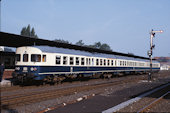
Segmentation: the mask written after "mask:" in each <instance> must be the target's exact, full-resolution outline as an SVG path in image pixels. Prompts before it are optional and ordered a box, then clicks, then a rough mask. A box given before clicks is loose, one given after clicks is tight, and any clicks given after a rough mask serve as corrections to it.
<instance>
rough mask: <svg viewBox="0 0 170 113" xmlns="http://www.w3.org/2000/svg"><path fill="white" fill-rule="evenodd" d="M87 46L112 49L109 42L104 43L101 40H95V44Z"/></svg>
mask: <svg viewBox="0 0 170 113" xmlns="http://www.w3.org/2000/svg"><path fill="white" fill-rule="evenodd" d="M87 47H91V48H96V49H101V50H106V51H112V49H111V48H110V46H109V45H108V44H106V43H103V44H102V43H101V42H95V43H94V44H93V45H87Z"/></svg>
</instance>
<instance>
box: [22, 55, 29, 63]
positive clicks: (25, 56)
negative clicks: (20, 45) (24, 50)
mask: <svg viewBox="0 0 170 113" xmlns="http://www.w3.org/2000/svg"><path fill="white" fill-rule="evenodd" d="M23 62H28V54H23Z"/></svg>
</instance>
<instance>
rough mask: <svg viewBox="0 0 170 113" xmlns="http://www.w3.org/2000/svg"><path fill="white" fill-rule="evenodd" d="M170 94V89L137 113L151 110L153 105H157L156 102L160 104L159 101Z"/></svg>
mask: <svg viewBox="0 0 170 113" xmlns="http://www.w3.org/2000/svg"><path fill="white" fill-rule="evenodd" d="M169 94H170V91H168V92H166V93H165V94H163V95H162V96H161V97H159V98H158V99H155V100H154V101H153V102H151V103H150V104H148V105H146V106H145V107H143V108H142V109H140V110H139V111H138V112H137V113H143V112H148V110H150V109H151V108H152V107H153V106H155V104H159V102H160V101H161V100H162V99H163V98H165V97H166V96H168V95H169Z"/></svg>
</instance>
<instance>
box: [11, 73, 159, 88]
mask: <svg viewBox="0 0 170 113" xmlns="http://www.w3.org/2000/svg"><path fill="white" fill-rule="evenodd" d="M158 71H159V70H153V72H158ZM147 73H149V70H140V71H115V72H98V73H70V74H60V75H59V74H57V75H55V74H53V75H36V76H35V75H34V73H24V74H17V73H15V72H14V73H13V74H12V75H13V80H12V82H13V84H14V85H15V84H48V83H49V84H55V83H58V84H59V83H62V82H63V81H65V80H67V81H68V80H69V81H73V80H83V79H86V78H103V79H110V78H112V77H115V76H124V75H133V74H135V75H136V74H147ZM40 76H41V77H40Z"/></svg>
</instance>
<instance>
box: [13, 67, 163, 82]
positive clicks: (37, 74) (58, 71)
mask: <svg viewBox="0 0 170 113" xmlns="http://www.w3.org/2000/svg"><path fill="white" fill-rule="evenodd" d="M17 67H20V70H18V71H15V73H16V75H27V77H32V79H34V80H43V79H44V78H45V77H46V76H50V75H65V74H74V73H75V74H93V73H108V72H110V73H115V72H132V71H139V72H140V71H149V69H150V68H146V67H94V66H93V67H82V66H17ZM24 68H27V70H26V71H25V70H24ZM31 68H37V70H35V71H33V70H31ZM159 69H160V68H152V70H153V71H154V70H158V71H159ZM23 70H24V71H23Z"/></svg>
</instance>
